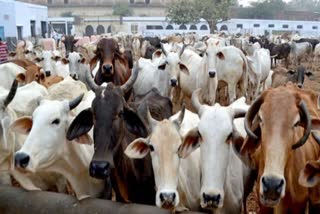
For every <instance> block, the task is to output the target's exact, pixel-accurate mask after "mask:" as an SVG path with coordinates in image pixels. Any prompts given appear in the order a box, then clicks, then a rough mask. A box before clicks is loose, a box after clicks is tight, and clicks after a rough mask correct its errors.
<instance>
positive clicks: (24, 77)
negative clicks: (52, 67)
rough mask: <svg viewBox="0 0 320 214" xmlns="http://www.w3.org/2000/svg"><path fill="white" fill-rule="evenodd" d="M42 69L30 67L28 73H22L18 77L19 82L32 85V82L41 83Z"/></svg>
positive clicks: (35, 66) (34, 66)
mask: <svg viewBox="0 0 320 214" xmlns="http://www.w3.org/2000/svg"><path fill="white" fill-rule="evenodd" d="M41 74H42V73H41V68H40V67H38V66H37V65H35V64H34V65H29V66H27V67H26V73H25V74H24V73H20V74H18V75H17V80H18V81H19V82H25V83H31V82H32V81H36V82H38V83H39V82H40V79H41Z"/></svg>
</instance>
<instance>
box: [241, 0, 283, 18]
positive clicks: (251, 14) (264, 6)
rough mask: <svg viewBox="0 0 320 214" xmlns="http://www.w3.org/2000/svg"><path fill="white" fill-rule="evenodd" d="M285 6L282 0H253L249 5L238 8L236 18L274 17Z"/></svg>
mask: <svg viewBox="0 0 320 214" xmlns="http://www.w3.org/2000/svg"><path fill="white" fill-rule="evenodd" d="M285 8H286V3H284V2H283V1H282V0H266V1H263V2H253V3H251V7H247V8H241V9H239V13H238V18H247V19H274V18H275V16H276V15H277V14H279V12H280V11H282V10H284V9H285Z"/></svg>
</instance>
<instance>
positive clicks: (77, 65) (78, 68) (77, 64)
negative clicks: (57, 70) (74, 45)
mask: <svg viewBox="0 0 320 214" xmlns="http://www.w3.org/2000/svg"><path fill="white" fill-rule="evenodd" d="M85 61H86V59H85V58H84V57H83V56H82V54H80V53H78V52H72V53H69V54H68V55H67V57H66V58H63V59H62V62H63V63H64V64H66V65H68V66H69V73H70V76H71V77H72V78H73V79H75V80H80V81H81V82H83V83H84V84H86V86H87V88H88V89H89V86H88V84H87V80H86V72H90V66H89V64H86V63H85Z"/></svg>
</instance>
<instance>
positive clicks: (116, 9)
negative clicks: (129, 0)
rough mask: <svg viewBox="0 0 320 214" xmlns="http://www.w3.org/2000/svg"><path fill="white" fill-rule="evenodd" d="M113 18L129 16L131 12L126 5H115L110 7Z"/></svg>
mask: <svg viewBox="0 0 320 214" xmlns="http://www.w3.org/2000/svg"><path fill="white" fill-rule="evenodd" d="M112 9H113V12H112V15H114V16H131V15H132V11H131V10H130V8H129V6H128V4H122V3H117V4H115V5H113V6H112Z"/></svg>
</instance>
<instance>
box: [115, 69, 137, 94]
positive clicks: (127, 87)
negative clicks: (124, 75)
mask: <svg viewBox="0 0 320 214" xmlns="http://www.w3.org/2000/svg"><path fill="white" fill-rule="evenodd" d="M138 73H139V66H138V65H137V63H136V64H135V65H134V67H133V69H132V73H131V76H130V78H129V79H128V80H127V82H126V83H125V84H123V85H122V86H121V87H120V88H121V90H122V91H123V94H126V93H127V92H128V91H129V90H130V89H131V88H132V86H133V84H134V82H135V81H136V79H137V77H138Z"/></svg>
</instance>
